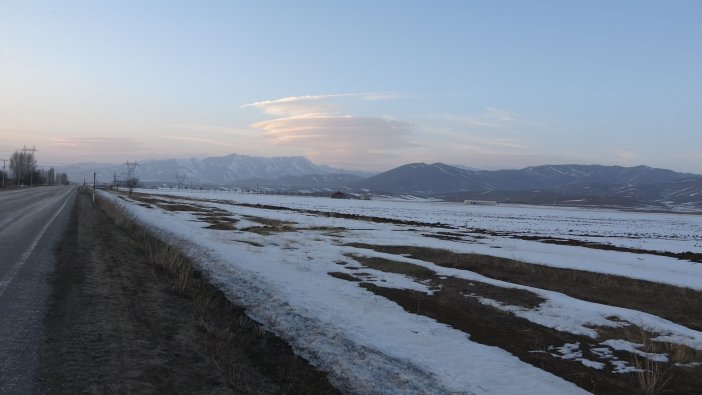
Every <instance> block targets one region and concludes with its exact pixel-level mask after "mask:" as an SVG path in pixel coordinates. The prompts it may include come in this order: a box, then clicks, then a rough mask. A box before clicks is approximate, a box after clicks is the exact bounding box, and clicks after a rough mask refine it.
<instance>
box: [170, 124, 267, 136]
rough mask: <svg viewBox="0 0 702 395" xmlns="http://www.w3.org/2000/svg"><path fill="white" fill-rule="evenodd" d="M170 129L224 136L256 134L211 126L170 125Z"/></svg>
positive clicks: (238, 129) (240, 129)
mask: <svg viewBox="0 0 702 395" xmlns="http://www.w3.org/2000/svg"><path fill="white" fill-rule="evenodd" d="M171 128H174V129H184V130H189V131H193V132H207V133H218V134H224V135H247V134H252V133H256V132H255V131H253V130H250V129H242V128H232V127H226V126H212V125H188V124H185V125H171Z"/></svg>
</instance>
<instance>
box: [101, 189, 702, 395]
mask: <svg viewBox="0 0 702 395" xmlns="http://www.w3.org/2000/svg"><path fill="white" fill-rule="evenodd" d="M142 192H154V191H142ZM161 192H162V191H161ZM161 192H159V193H161ZM179 193H180V194H181V195H183V198H177V197H176V196H175V195H177V194H176V193H175V192H171V193H170V195H171V196H173V199H172V201H173V202H180V203H185V204H197V205H203V206H206V207H208V208H210V209H216V210H218V212H220V213H226V214H227V216H228V217H229V218H232V219H233V220H235V221H236V227H235V228H236V229H234V230H231V231H221V230H215V229H208V228H207V226H208V225H209V224H208V223H207V222H203V221H202V217H201V215H202V213H194V212H187V211H168V210H163V209H161V208H158V207H156V206H149V207H147V205H145V204H143V203H142V204H141V205H139V204H136V203H129V204H128V209H129V210H130V211H131V212H132V213H133V214H134V215H135V216H136V217H137V218H138V219H139V220H140V221H141V222H143V223H145V224H147V225H149V226H150V227H152V228H153V229H154V230H156V231H157V232H159V233H160V234H161V235H162V236H163V237H164V238H168V239H170V240H178V241H179V242H180V243H181V245H183V246H184V247H185V248H186V249H187V251H188V252H189V253H190V254H191V255H193V256H194V257H196V258H197V259H198V261H199V263H200V264H201V265H202V267H203V269H205V270H206V271H207V272H209V273H210V274H211V276H212V278H213V279H214V280H215V281H216V282H217V283H218V284H219V285H220V286H221V287H222V288H223V289H224V290H225V291H226V292H227V293H228V295H229V296H230V297H231V298H233V299H235V300H237V301H238V302H239V303H241V304H243V305H244V306H246V307H247V308H248V313H249V314H250V315H251V316H252V317H253V318H255V319H256V320H258V321H259V322H261V323H263V324H264V325H265V326H266V327H268V328H269V329H271V330H273V331H275V332H276V333H278V334H279V335H281V336H282V337H284V338H285V339H287V340H288V341H289V342H291V344H292V345H293V347H294V348H295V350H296V352H298V353H300V354H301V355H303V356H304V357H305V358H307V359H309V360H310V361H312V362H313V363H315V364H317V366H319V367H320V368H322V369H323V370H326V371H329V372H330V373H331V376H332V378H333V380H334V381H335V382H336V383H337V385H339V386H340V387H341V388H344V389H346V390H347V391H349V392H354V393H374V392H385V393H391V392H397V393H432V392H439V393H441V392H455V393H467V394H472V393H494V394H501V393H539V394H547V393H554V394H564V393H582V392H584V391H583V390H582V389H581V388H579V387H577V386H575V385H574V384H572V383H570V382H568V381H565V380H564V379H562V378H560V377H557V376H555V375H553V374H551V373H548V372H546V371H543V370H541V369H538V368H536V367H534V366H532V365H529V364H527V363H524V362H522V361H520V360H519V359H518V358H516V357H515V356H513V355H511V354H510V353H508V352H506V351H504V350H502V349H500V348H497V347H490V346H486V345H483V344H479V343H477V342H474V341H471V338H470V334H469V333H465V332H462V331H459V330H457V329H454V328H452V327H449V326H447V325H445V324H442V323H440V322H437V321H435V320H434V319H431V318H428V317H426V316H423V315H417V314H410V313H408V312H407V311H406V310H405V309H403V308H401V307H400V306H398V305H397V304H396V303H394V302H392V301H390V300H388V299H385V298H383V297H380V296H378V295H375V294H373V293H371V292H368V291H367V290H365V289H363V288H361V287H359V286H358V285H357V283H355V282H350V281H344V280H340V279H338V278H335V277H332V276H330V275H329V274H328V273H330V272H340V271H345V272H347V273H348V274H349V275H352V274H354V273H355V272H358V271H359V270H362V271H363V272H364V273H365V274H366V275H367V277H366V280H365V281H368V282H371V283H374V284H378V285H381V286H382V287H385V288H396V289H410V290H416V291H420V292H423V293H426V294H432V293H433V292H434V291H435V289H434V288H432V287H429V286H428V285H427V284H426V283H424V282H421V281H417V279H415V278H412V277H410V276H406V275H402V274H397V273H388V272H384V271H379V270H373V269H370V268H365V267H362V265H360V264H359V263H357V262H355V261H354V259H353V258H352V257H353V256H355V255H360V256H366V257H380V258H387V259H391V260H394V261H398V262H406V263H407V264H413V265H417V266H421V267H424V268H427V269H430V270H431V271H433V272H434V273H436V274H437V275H439V276H442V277H452V278H459V279H464V280H469V281H480V282H483V283H487V284H491V285H495V286H497V287H503V288H517V289H524V290H528V291H530V292H533V293H534V294H536V295H538V296H539V297H541V298H543V299H544V302H543V303H541V304H540V305H539V306H537V307H535V308H525V307H522V306H512V305H508V304H504V303H501V302H499V301H496V300H492V299H490V298H484V297H481V298H480V301H481V303H484V304H486V305H490V306H493V307H495V308H497V309H500V310H504V311H507V312H509V313H511V314H514V315H516V316H518V317H521V318H524V319H526V320H529V321H530V322H533V323H536V324H538V325H541V326H544V327H548V328H552V329H555V330H557V331H561V332H564V333H569V334H573V335H578V336H587V337H591V338H595V337H597V332H596V331H595V330H593V328H594V327H597V326H599V327H612V328H619V327H621V326H623V325H625V324H626V323H634V324H636V325H639V326H640V327H642V328H644V329H646V330H648V331H651V332H655V333H657V334H658V335H659V336H660V337H661V338H663V337H664V338H665V340H666V341H668V342H672V343H677V344H683V345H686V346H688V347H691V348H694V349H700V350H702V333H700V332H698V331H695V330H692V329H689V328H686V327H685V326H682V325H680V324H677V323H674V322H670V321H668V320H666V319H663V318H661V317H657V316H655V315H652V314H648V313H645V312H641V311H635V310H630V309H624V308H620V307H614V306H607V305H602V304H597V303H591V302H586V301H582V300H579V299H575V298H573V297H570V296H568V295H564V294H562V293H558V292H553V291H548V290H542V289H538V288H533V287H527V286H522V285H517V284H512V283H509V282H505V281H499V280H495V279H491V278H487V277H484V276H481V275H479V274H477V273H474V272H471V271H467V270H459V269H451V268H445V267H441V266H437V265H435V264H433V263H430V262H425V261H420V260H417V259H412V258H409V257H403V256H400V255H389V254H383V253H380V252H375V251H372V250H368V249H362V248H355V247H351V246H348V245H347V244H349V243H366V244H376V245H413V246H426V247H435V248H443V249H447V250H451V251H456V252H478V253H483V254H487V255H494V256H504V257H507V258H517V259H520V260H524V261H527V262H533V263H540V264H545V265H550V266H557V267H565V268H577V269H583V270H588V271H595V272H602V273H614V274H619V275H623V276H627V277H632V278H640V279H646V280H650V281H656V282H661V283H666V284H673V285H677V286H685V287H689V288H693V289H702V264H697V263H691V262H686V261H681V260H678V259H674V258H670V257H662V256H657V255H649V254H632V253H623V252H614V251H603V250H593V249H590V248H584V247H572V246H562V245H551V244H544V243H539V242H536V241H526V240H518V239H513V238H511V237H508V236H501V235H493V236H488V237H486V236H484V235H480V237H477V234H472V233H470V232H468V233H466V235H467V236H466V237H465V238H460V239H458V240H441V239H437V238H435V237H428V236H427V234H431V233H432V232H435V231H436V229H433V228H432V227H429V226H427V227H423V226H408V225H396V224H386V223H376V222H368V221H360V220H354V219H345V218H333V217H327V216H322V215H314V214H311V213H304V212H299V211H294V210H265V209H260V208H255V207H244V206H239V205H235V204H233V203H246V204H264V205H272V206H280V207H287V208H290V209H304V210H315V211H327V212H337V213H349V214H360V215H365V216H373V217H382V218H393V219H401V220H411V221H419V222H425V223H435V222H440V223H443V224H448V225H451V226H455V227H457V228H461V229H464V228H480V229H489V230H498V231H499V232H505V233H510V232H511V233H526V234H533V235H540V236H551V237H562V236H563V235H564V234H566V235H567V236H568V237H570V238H583V239H591V238H597V239H599V240H598V241H600V242H602V240H601V239H603V238H607V241H610V240H616V243H621V245H631V244H627V243H635V242H641V243H644V244H645V246H646V248H647V249H651V245H655V249H657V250H661V251H694V252H699V251H700V240H701V237H702V230H701V229H702V228H701V225H702V217H698V216H689V215H672V214H642V213H620V212H615V211H599V210H598V211H587V210H571V209H561V208H558V209H552V208H548V209H547V208H534V207H501V206H498V207H468V206H463V205H457V204H449V203H439V202H397V201H352V200H330V199H322V198H301V197H287V196H267V195H248V194H232V193H228V194H223V193H183V192H182V191H181V192H179ZM105 196H107V197H109V198H111V199H114V200H115V201H117V202H120V203H121V204H123V203H124V199H121V198H117V197H115V196H114V195H109V194H106V195H105ZM192 198H195V199H216V200H218V201H219V202H217V203H213V202H203V201H201V200H196V201H193V200H189V199H192ZM169 200H170V199H169ZM223 201H231V202H232V203H225V202H223ZM272 221H275V222H276V223H279V224H283V225H285V226H288V227H289V228H291V229H284V230H280V229H278V230H276V229H275V227H270V226H269V227H266V226H268V225H270V224H271V223H273V222H272ZM281 221H282V222H281ZM263 225H266V226H263ZM262 228H263V230H264V232H261V231H254V230H255V229H262ZM283 228H284V227H283ZM283 228H281V229H283ZM266 229H268V230H266ZM269 232H270V233H274V234H273V235H271V234H270V233H269ZM471 235H473V236H471ZM634 235H635V236H634ZM342 264H343V266H342ZM614 340H617V339H614ZM573 344H575V343H573ZM621 344H624V343H622V342H610V343H602V344H599V345H598V346H597V347H596V348H592V350H595V351H591V353H593V354H596V355H603V357H602V358H601V359H600V361H594V360H591V359H588V358H585V357H583V356H582V352H581V351H576V347H575V346H572V347H571V346H568V347H571V348H572V350H571V351H572V352H566V351H567V350H566V349H567V348H568V347H566V346H563V345H554V347H560V348H555V350H556V351H553V352H552V355H554V356H556V355H559V357H560V358H562V359H572V360H576V361H578V362H579V363H581V364H582V365H584V366H586V367H587V368H590V369H595V370H603V369H609V370H611V371H612V372H615V373H624V372H631V371H635V370H636V369H634V368H632V367H631V366H628V365H627V363H626V362H625V361H622V360H619V359H618V358H616V357H614V356H612V355H610V354H611V351H612V350H615V349H617V348H615V347H614V345H621ZM564 347H565V348H564ZM577 347H580V344H579V343H578V345H577ZM630 347H634V346H633V345H632V346H630ZM610 348H611V349H610ZM621 348H622V347H620V349H621ZM568 349H569V350H570V348H568ZM617 350H619V349H617ZM576 352H580V353H581V354H580V355H576ZM633 352H637V353H638V354H639V355H647V354H646V353H644V352H643V351H640V350H638V351H637V350H636V349H634V351H633ZM559 353H560V354H559ZM597 353H600V354H597ZM652 358H659V359H660V358H663V357H662V356H660V355H659V354H656V355H654V356H653V357H652ZM525 382H526V383H528V386H525V385H524V383H525Z"/></svg>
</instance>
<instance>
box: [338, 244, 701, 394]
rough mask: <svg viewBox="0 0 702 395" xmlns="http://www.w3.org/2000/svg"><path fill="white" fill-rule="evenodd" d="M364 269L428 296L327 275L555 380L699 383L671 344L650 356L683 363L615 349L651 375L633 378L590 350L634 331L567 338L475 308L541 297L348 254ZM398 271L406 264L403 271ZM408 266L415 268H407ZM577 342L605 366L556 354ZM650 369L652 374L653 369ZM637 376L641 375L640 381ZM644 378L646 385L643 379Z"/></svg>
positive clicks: (639, 389)
mask: <svg viewBox="0 0 702 395" xmlns="http://www.w3.org/2000/svg"><path fill="white" fill-rule="evenodd" d="M353 259H355V260H358V261H359V262H360V263H362V264H363V265H364V267H371V268H374V269H377V270H383V271H388V272H393V273H401V274H405V275H407V276H410V277H413V278H415V279H416V280H417V281H421V282H422V283H424V284H427V283H428V282H430V284H427V285H431V286H432V288H433V290H434V292H433V294H428V293H424V292H418V291H414V290H406V289H395V288H387V287H383V286H382V285H381V284H379V283H371V282H368V281H367V280H366V278H365V276H360V275H358V273H346V272H331V273H329V275H331V276H333V277H336V278H339V279H342V280H347V281H353V282H357V283H358V284H359V286H361V287H363V288H365V289H367V290H369V291H371V292H373V293H375V294H377V295H380V296H383V297H385V298H388V299H389V300H392V301H394V302H396V303H398V304H399V305H400V306H402V307H403V308H404V309H405V310H406V311H408V312H410V313H413V314H419V315H425V316H427V317H430V318H433V319H435V320H437V321H439V322H442V323H445V324H447V325H450V326H452V327H454V328H456V329H458V330H461V331H464V332H466V333H468V334H469V335H470V339H471V340H472V341H476V342H479V343H482V344H486V345H491V346H497V347H500V348H502V349H504V350H506V351H508V352H510V353H512V354H514V355H515V356H517V357H518V358H519V359H521V360H522V361H524V362H527V363H530V364H532V365H534V366H536V367H539V368H541V369H544V370H546V371H549V372H551V373H553V374H555V375H557V376H560V377H562V378H564V379H566V380H568V381H571V382H573V383H575V384H576V385H578V386H580V387H582V388H585V389H586V390H588V391H592V392H594V393H598V394H599V393H601V394H610V393H632V394H634V393H644V392H645V391H644V387H643V384H642V380H643V381H644V382H650V381H651V380H654V379H655V380H658V383H659V387H660V388H658V389H659V390H662V389H664V390H667V391H671V393H680V394H695V393H696V388H698V386H699V385H701V384H702V376H699V375H700V373H702V369H700V368H683V367H678V366H675V365H674V363H676V362H683V361H699V360H700V359H699V358H698V357H699V355H698V354H697V353H696V352H694V350H693V353H690V352H689V349H688V350H683V349H685V347H677V346H673V345H670V344H666V343H661V344H659V345H657V347H659V348H656V349H655V350H654V349H651V351H650V352H670V350H672V349H681V350H683V351H687V353H683V352H681V354H683V355H686V356H687V357H686V359H685V358H676V359H671V361H670V362H669V363H654V362H650V361H648V360H645V359H641V358H638V359H637V357H636V356H634V355H633V354H631V353H625V352H621V353H620V352H614V354H616V355H617V357H618V359H619V360H620V361H625V362H627V363H628V364H629V365H630V366H632V367H636V366H640V367H642V368H646V367H648V368H650V369H651V373H646V374H643V372H642V373H641V375H638V374H635V373H628V374H621V373H614V372H613V365H611V364H610V363H609V361H610V360H609V359H603V358H602V357H601V356H600V355H598V354H596V353H595V352H593V351H592V349H593V348H594V349H601V348H603V347H604V348H606V347H605V346H602V345H601V344H600V342H602V341H603V340H606V339H619V338H623V339H627V338H626V337H622V336H623V335H622V334H621V333H622V332H624V331H628V332H627V333H638V332H639V330H638V328H636V327H633V326H630V327H629V328H628V329H626V330H624V329H621V330H618V331H612V332H605V331H603V332H602V336H600V338H598V339H592V338H589V337H585V336H579V335H573V334H570V333H566V332H561V331H557V330H555V329H551V328H548V327H544V326H541V325H538V324H534V323H532V322H530V321H528V320H526V319H523V318H519V317H516V316H515V315H513V314H512V313H509V312H505V311H503V310H500V309H497V308H495V307H493V306H489V305H485V304H482V303H480V301H479V300H478V299H477V298H476V297H486V298H490V299H493V300H498V301H502V302H503V303H505V304H511V305H519V306H523V307H526V308H533V307H536V306H537V305H538V304H539V303H540V301H542V299H541V298H539V297H538V296H537V295H534V294H531V293H529V292H527V291H523V290H514V289H507V288H500V287H494V286H490V285H489V284H482V283H479V282H475V281H467V280H463V279H457V278H452V277H444V276H441V277H439V276H436V273H434V272H432V271H431V270H429V269H426V268H423V267H421V266H417V265H411V264H406V263H403V262H394V261H390V260H386V259H381V258H375V257H374V258H367V257H359V256H353ZM404 266H409V268H405V267H404ZM413 266H414V267H413ZM654 335H655V334H651V333H645V334H644V338H645V339H646V341H647V342H648V343H651V340H650V338H651V337H653V336H654ZM628 339H631V340H632V341H635V342H643V341H644V340H641V339H639V338H633V337H629V338H628ZM575 343H578V345H579V346H578V347H577V349H578V351H579V352H580V353H581V355H580V357H581V358H584V359H586V360H589V361H594V362H600V363H603V364H605V368H604V369H602V370H598V369H593V368H591V367H588V366H586V365H585V364H583V363H582V362H580V361H579V360H578V359H576V358H572V359H563V358H561V355H559V354H558V352H557V351H556V350H557V349H558V348H559V347H561V346H563V345H565V344H575ZM654 371H655V372H656V373H655V374H654V373H653V372H654ZM641 377H644V379H642V378H641ZM646 380H648V381H646Z"/></svg>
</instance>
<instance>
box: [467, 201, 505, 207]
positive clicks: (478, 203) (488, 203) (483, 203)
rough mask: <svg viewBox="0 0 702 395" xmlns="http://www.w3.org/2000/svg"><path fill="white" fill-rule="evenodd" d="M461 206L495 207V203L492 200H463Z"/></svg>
mask: <svg viewBox="0 0 702 395" xmlns="http://www.w3.org/2000/svg"><path fill="white" fill-rule="evenodd" d="M463 204H467V205H469V206H497V202H496V201H494V200H464V201H463Z"/></svg>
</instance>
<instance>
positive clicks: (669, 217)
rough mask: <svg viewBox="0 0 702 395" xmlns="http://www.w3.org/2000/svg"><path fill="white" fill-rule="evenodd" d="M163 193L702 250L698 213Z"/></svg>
mask: <svg viewBox="0 0 702 395" xmlns="http://www.w3.org/2000/svg"><path fill="white" fill-rule="evenodd" d="M152 192H153V191H152ZM158 193H163V194H172V195H179V194H180V195H183V196H188V197H197V198H205V199H224V200H232V201H235V202H240V203H251V204H268V205H282V206H285V207H290V208H294V209H309V210H318V211H333V212H340V213H348V214H359V215H368V216H375V217H383V218H393V219H402V220H411V221H419V222H426V223H434V222H440V223H442V224H447V225H452V226H456V227H459V228H468V229H470V228H476V229H486V230H490V231H494V232H503V233H506V234H519V235H529V236H547V237H556V238H570V239H575V240H584V241H593V242H600V243H602V242H605V243H610V244H613V245H616V246H622V247H630V248H641V249H647V250H657V251H669V252H684V251H697V252H700V251H702V215H695V214H673V213H645V212H629V211H616V210H605V209H586V208H572V207H548V206H526V205H499V206H468V205H464V204H461V203H451V202H438V201H427V200H414V201H412V200H335V199H328V198H317V197H290V196H278V195H258V194H246V193H235V192H198V191H183V190H180V191H178V190H175V191H170V190H161V191H159V192H158Z"/></svg>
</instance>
